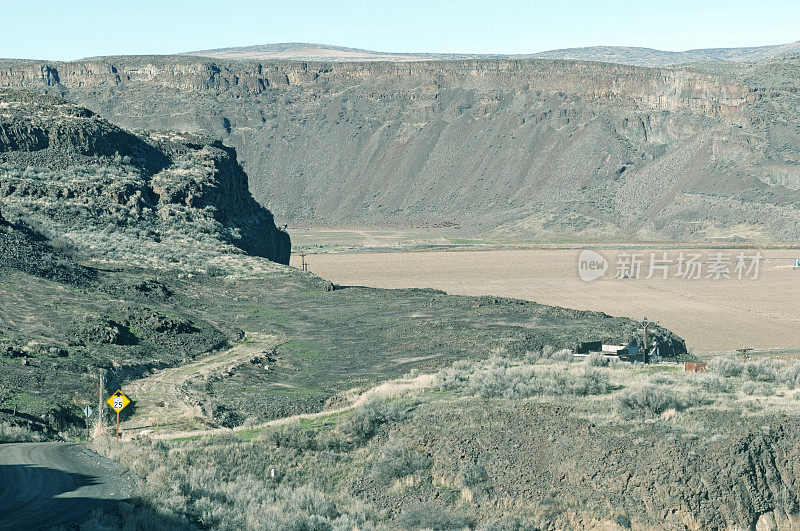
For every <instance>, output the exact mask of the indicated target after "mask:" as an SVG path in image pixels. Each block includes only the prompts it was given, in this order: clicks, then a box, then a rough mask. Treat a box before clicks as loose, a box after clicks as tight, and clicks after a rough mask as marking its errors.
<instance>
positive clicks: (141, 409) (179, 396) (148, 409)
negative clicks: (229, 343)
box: [121, 332, 281, 432]
mask: <svg viewBox="0 0 800 531" xmlns="http://www.w3.org/2000/svg"><path fill="white" fill-rule="evenodd" d="M280 341H281V339H280V338H279V337H278V336H273V335H267V334H254V333H249V332H248V333H247V335H246V337H245V340H244V342H243V343H240V344H238V345H235V346H234V347H233V348H230V349H228V350H221V351H218V352H213V353H211V354H206V355H204V356H200V357H198V358H197V359H195V360H194V361H192V362H191V363H187V364H185V365H181V366H179V367H173V368H171V369H164V370H161V371H158V372H156V373H155V374H153V375H151V376H148V377H146V378H142V379H141V380H136V381H134V382H131V383H129V384H127V385H126V386H125V387H124V389H123V391H124V392H125V393H126V394H127V395H128V396H130V397H131V398H132V399H133V400H134V405H135V409H134V413H133V415H132V416H130V417H127V418H125V420H124V421H123V422H122V424H121V428H122V430H123V431H128V432H138V431H139V430H143V429H147V430H154V431H157V432H158V431H163V430H166V431H174V430H176V429H186V426H188V425H202V424H204V422H205V420H207V419H204V416H203V411H202V407H201V406H200V403H199V399H198V398H196V397H194V396H192V394H191V392H190V391H189V390H188V388H187V386H186V384H187V382H189V381H192V380H196V379H202V378H207V377H209V376H212V375H215V374H224V373H225V372H226V371H230V370H232V369H233V368H234V367H236V366H237V365H239V364H241V363H244V362H246V361H248V360H250V359H252V358H254V357H257V356H263V355H264V353H265V352H269V351H270V350H271V349H272V348H274V347H275V346H276V345H278V344H279V343H280Z"/></svg>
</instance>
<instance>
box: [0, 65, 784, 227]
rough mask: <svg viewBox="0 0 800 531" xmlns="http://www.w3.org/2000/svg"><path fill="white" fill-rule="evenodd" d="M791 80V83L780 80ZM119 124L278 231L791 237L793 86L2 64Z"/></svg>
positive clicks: (14, 79) (446, 72) (732, 80)
mask: <svg viewBox="0 0 800 531" xmlns="http://www.w3.org/2000/svg"><path fill="white" fill-rule="evenodd" d="M790 85H791V83H790ZM0 86H14V87H25V88H30V89H35V90H40V91H46V92H57V93H60V94H63V95H65V96H66V97H68V98H70V99H73V100H75V101H78V102H80V103H81V104H82V105H86V106H87V107H89V108H91V109H93V110H96V111H99V112H101V113H102V114H103V115H104V116H108V117H110V118H111V119H112V120H113V121H114V122H115V123H117V124H120V125H123V126H127V127H145V128H148V129H169V130H176V131H191V132H198V133H204V134H211V135H212V136H216V137H220V138H223V139H225V141H226V142H229V143H230V144H232V145H234V146H235V147H236V148H237V150H238V152H239V154H240V157H241V158H242V164H243V166H244V167H245V169H246V170H247V171H248V174H249V175H250V176H251V182H250V186H251V189H252V191H253V195H254V196H255V198H256V199H257V200H259V201H260V202H261V203H262V204H264V205H267V206H269V207H270V208H271V209H272V210H273V211H274V212H275V213H276V214H277V215H278V216H280V217H281V218H282V219H287V220H291V221H304V222H315V223H321V224H337V223H343V224H347V223H359V224H363V223H367V224H399V225H407V224H409V223H415V224H424V223H440V222H450V223H454V224H459V225H462V226H464V227H468V228H469V229H470V230H472V231H473V232H476V233H486V232H491V233H500V234H504V235H506V236H513V237H522V236H526V237H542V238H558V239H561V238H564V237H568V238H574V237H578V238H626V239H627V238H630V239H637V238H643V239H678V240H680V239H684V240H698V239H718V238H721V239H734V240H735V239H741V240H754V241H795V240H796V238H797V234H798V233H800V232H798V231H800V214H799V213H798V205H800V193H798V191H797V189H798V188H800V187H799V186H797V185H796V181H797V171H798V167H800V155H798V152H800V151H799V150H798V146H800V133H798V131H797V130H796V128H793V126H792V125H791V124H792V123H793V120H795V118H796V117H797V116H798V115H800V113H798V112H797V109H798V108H800V106H798V105H797V102H796V101H795V100H796V99H797V97H796V95H795V96H793V94H794V92H793V89H792V88H791V86H789V87H777V88H776V87H769V88H766V87H765V86H762V85H759V84H758V83H752V82H748V81H747V80H743V79H741V77H737V76H733V75H724V76H723V75H718V74H714V73H703V72H697V71H691V70H686V69H673V70H670V69H648V68H639V67H631V66H622V65H612V64H601V63H586V62H574V61H561V60H485V61H449V62H436V61H426V62H417V63H414V62H411V63H388V62H387V63H357V64H356V63H302V62H234V61H222V60H211V59H202V58H196V57H138V58H131V57H120V58H101V59H96V60H89V61H80V62H73V63H46V62H35V61H10V62H5V63H3V64H2V65H0Z"/></svg>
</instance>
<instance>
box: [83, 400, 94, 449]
mask: <svg viewBox="0 0 800 531" xmlns="http://www.w3.org/2000/svg"><path fill="white" fill-rule="evenodd" d="M83 413H84V414H85V415H86V440H87V441H88V440H89V417H91V416H92V407H91V406H86V407H85V408H83Z"/></svg>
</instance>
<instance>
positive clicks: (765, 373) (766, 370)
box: [742, 358, 786, 382]
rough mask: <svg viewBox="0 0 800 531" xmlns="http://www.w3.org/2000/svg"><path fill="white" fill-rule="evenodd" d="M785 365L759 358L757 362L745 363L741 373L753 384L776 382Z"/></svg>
mask: <svg viewBox="0 0 800 531" xmlns="http://www.w3.org/2000/svg"><path fill="white" fill-rule="evenodd" d="M785 367H786V366H785V365H784V364H783V363H781V362H779V361H777V360H773V359H770V358H761V359H759V360H756V361H753V362H750V363H745V364H744V372H743V373H742V374H743V375H744V377H745V378H747V379H748V380H753V381H754V382H777V381H778V380H779V379H780V375H781V372H782V370H783V369H785Z"/></svg>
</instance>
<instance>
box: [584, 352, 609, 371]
mask: <svg viewBox="0 0 800 531" xmlns="http://www.w3.org/2000/svg"><path fill="white" fill-rule="evenodd" d="M583 362H584V363H585V364H586V365H588V366H590V367H608V363H609V359H608V356H604V355H602V354H600V353H599V352H592V353H591V354H589V355H588V356H586V359H585V360H583Z"/></svg>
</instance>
